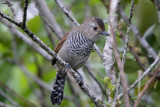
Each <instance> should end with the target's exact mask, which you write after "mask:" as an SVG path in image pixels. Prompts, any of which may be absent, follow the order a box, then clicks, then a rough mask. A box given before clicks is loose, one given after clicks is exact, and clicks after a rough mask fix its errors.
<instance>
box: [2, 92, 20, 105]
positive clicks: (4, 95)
mask: <svg viewBox="0 0 160 107" xmlns="http://www.w3.org/2000/svg"><path fill="white" fill-rule="evenodd" d="M0 96H2V97H4V98H5V99H6V100H8V101H9V102H10V103H11V104H12V105H13V106H15V107H21V106H20V105H19V104H18V103H17V102H15V101H14V100H13V99H12V98H11V97H9V96H7V95H6V94H5V93H4V92H3V91H2V90H1V89H0Z"/></svg>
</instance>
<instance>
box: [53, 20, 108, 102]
mask: <svg viewBox="0 0 160 107" xmlns="http://www.w3.org/2000/svg"><path fill="white" fill-rule="evenodd" d="M103 35H105V36H109V34H108V33H107V32H106V31H105V25H104V22H103V20H102V19H101V18H99V17H93V18H89V19H87V20H85V21H84V22H83V23H82V24H81V25H80V26H77V27H74V28H73V29H72V30H71V31H69V32H68V33H67V34H66V35H65V36H64V37H63V38H62V39H61V41H60V42H59V44H58V45H57V47H56V48H55V50H54V52H55V53H57V54H58V55H59V57H60V58H61V59H63V60H64V61H65V62H66V63H68V66H66V67H64V66H62V65H61V64H60V63H59V62H58V61H57V60H56V59H55V58H53V60H52V65H54V64H56V65H57V68H58V71H57V74H56V79H55V81H54V84H53V89H52V92H51V96H50V100H51V102H52V104H53V105H55V104H57V105H60V104H61V103H62V100H63V90H64V86H65V78H66V76H67V68H68V67H71V68H72V69H73V70H74V71H76V72H77V73H78V74H79V77H80V78H79V82H78V84H83V82H82V80H83V78H82V76H81V74H80V73H79V72H78V71H77V70H78V69H79V68H80V67H82V66H83V65H84V64H85V62H86V61H87V59H88V57H89V55H90V53H91V50H92V48H93V46H94V43H95V42H96V41H97V40H98V39H99V38H100V37H102V36H103Z"/></svg>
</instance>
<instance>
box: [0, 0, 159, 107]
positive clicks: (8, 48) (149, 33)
mask: <svg viewBox="0 0 160 107" xmlns="http://www.w3.org/2000/svg"><path fill="white" fill-rule="evenodd" d="M71 1H72V0H66V1H63V3H65V6H66V7H67V6H69V5H70V3H71ZM3 2H4V0H2V1H0V10H1V11H2V12H4V13H5V14H7V15H9V16H11V17H13V15H12V13H11V11H10V9H9V8H8V7H7V6H6V5H4V4H2V3H3ZM32 2H33V0H30V3H32ZM88 2H89V5H88V7H89V9H90V17H94V16H98V17H101V18H102V19H108V13H107V10H106V8H105V7H104V5H103V3H102V2H101V1H100V0H89V1H88ZM12 3H13V6H15V7H14V8H15V9H16V8H17V7H16V6H17V5H16V4H17V3H19V4H20V7H21V8H22V7H23V5H24V0H22V1H21V0H14V1H12ZM46 3H47V5H48V7H49V9H50V10H51V12H52V13H53V15H54V16H55V18H56V21H57V23H58V24H59V25H60V27H61V28H62V30H63V32H64V33H67V32H68V31H69V30H70V29H71V28H72V25H71V23H70V21H69V20H68V19H67V18H66V16H65V15H64V14H63V12H62V11H61V9H59V7H58V6H57V5H56V4H55V2H54V0H46ZM121 5H122V6H123V8H124V10H125V12H126V14H127V15H129V8H130V1H129V0H123V1H122V3H121ZM18 6H19V5H18ZM85 6H86V5H85V0H75V2H74V3H73V4H72V5H71V7H68V9H69V10H70V11H71V12H72V15H73V16H74V18H75V19H76V20H77V21H78V22H79V23H82V22H83V20H85V19H86V18H85ZM33 8H35V7H33ZM120 22H122V23H123V21H122V20H120ZM132 22H133V24H135V25H136V27H137V28H138V30H139V31H140V33H141V34H142V35H145V38H146V40H147V41H148V43H149V44H150V45H151V46H152V47H153V49H154V50H155V51H156V52H158V51H159V49H160V24H158V16H157V11H156V8H155V6H154V4H153V3H152V2H151V1H150V0H136V2H135V7H134V13H133V19H132ZM27 26H28V28H29V29H30V30H31V31H32V32H33V33H34V34H35V35H36V36H38V37H39V38H40V39H41V40H42V41H43V42H44V43H46V44H47V45H48V46H49V47H51V43H50V39H49V38H48V34H47V31H46V29H45V26H44V23H43V21H42V19H41V17H40V16H39V15H36V16H34V17H33V18H31V19H29V20H28V21H27ZM105 26H106V30H107V29H108V28H107V26H108V24H105ZM121 27H122V31H123V32H124V33H126V24H122V25H121ZM151 27H152V28H151ZM130 34H131V35H130V43H129V44H131V45H132V46H134V48H136V47H138V48H139V50H140V53H138V55H139V56H140V58H142V57H143V58H146V59H147V60H146V61H144V60H143V61H144V62H143V64H144V66H145V67H148V66H149V64H151V63H152V62H153V60H149V58H148V56H147V52H146V50H145V49H144V48H143V47H142V46H141V45H140V43H139V41H138V40H137V39H136V38H135V35H133V33H130ZM52 36H53V38H54V40H55V43H56V44H57V43H58V41H59V40H58V38H57V37H56V36H55V35H54V33H52ZM118 36H119V33H118V32H117V42H118V47H119V50H120V53H121V55H122V53H123V49H124V42H123V41H122V39H121V38H120V37H118ZM13 38H15V39H16V43H17V50H16V53H17V57H18V60H19V61H20V62H21V64H22V65H24V66H25V67H26V68H27V69H28V70H29V72H30V73H31V74H33V75H36V76H37V77H39V78H41V79H42V80H43V81H44V82H46V83H48V84H49V85H50V86H52V84H53V81H54V78H55V76H56V67H55V66H52V65H51V63H50V62H48V61H47V60H46V59H44V58H43V57H42V56H41V55H39V54H38V53H36V52H35V51H34V50H33V49H32V48H31V47H29V46H28V45H27V44H25V43H24V42H23V41H21V39H19V38H17V37H16V36H14V35H13V34H12V33H11V31H10V30H9V29H8V28H7V27H6V26H4V25H3V24H2V23H0V83H3V84H5V85H7V86H8V87H9V88H10V89H12V90H13V91H14V92H16V93H17V94H18V95H19V96H21V97H23V98H24V99H26V100H27V101H29V102H32V103H34V104H35V105H37V106H38V107H40V106H41V107H42V106H43V104H42V102H41V93H42V92H43V90H41V87H39V85H37V83H36V82H35V81H34V80H32V79H31V78H29V77H28V76H26V75H25V74H24V73H23V72H22V69H21V68H20V67H19V66H18V65H16V64H15V62H14V58H15V56H14V54H13V46H12V42H13ZM97 45H98V47H99V48H100V50H101V51H103V47H104V45H105V37H104V38H102V39H100V40H99V41H98V42H97ZM89 62H90V65H91V67H92V68H93V69H94V70H95V71H98V73H97V74H96V73H94V74H95V77H96V78H97V79H98V80H99V82H100V83H101V84H103V82H102V81H101V80H102V79H103V78H104V77H105V75H106V73H105V69H104V65H103V63H102V61H101V59H100V58H99V56H98V55H97V54H96V52H95V51H94V50H93V51H92V53H91V56H90V58H89ZM115 65H116V64H115ZM138 70H141V68H140V66H139V64H138V63H137V62H136V60H135V58H134V56H133V55H132V54H131V53H130V52H128V53H127V60H126V64H125V72H126V74H127V78H128V81H129V82H128V84H132V83H133V82H134V81H135V80H136V79H137V78H138V73H137V71H138ZM116 71H117V73H118V72H119V71H118V69H117V68H116ZM85 75H86V77H84V78H90V76H89V75H88V73H85ZM148 80H149V78H148V77H146V78H145V79H144V80H143V81H142V86H141V88H143V87H144V85H145V83H146V81H148ZM90 82H92V81H91V80H90ZM71 84H72V87H73V88H76V89H77V90H78V87H77V85H76V84H75V83H71ZM155 84H156V87H154V86H150V87H149V90H148V91H147V93H146V95H145V96H147V95H148V97H144V100H143V101H142V102H141V103H142V104H146V106H147V107H153V106H154V107H158V106H159V104H160V102H159V95H160V83H159V80H157V82H154V83H153V85H155ZM103 86H105V85H104V84H103ZM0 89H2V90H3V91H4V92H5V93H6V94H7V95H8V96H10V97H12V98H13V99H14V100H15V101H16V102H18V104H21V106H22V107H30V106H29V104H27V103H26V102H24V101H22V100H21V99H19V98H17V97H16V96H15V95H11V93H10V92H7V90H6V89H5V88H4V87H2V86H1V85H0ZM114 90H115V89H113V91H114ZM137 90H138V89H137V88H136V89H135V90H134V92H133V91H132V92H131V95H132V97H136V96H137V94H138V91H137ZM121 91H122V89H121ZM78 92H79V90H78ZM64 93H65V98H64V101H63V102H62V105H61V107H76V105H75V104H76V103H77V101H78V102H80V105H81V106H83V107H88V106H90V107H94V104H93V103H92V102H91V101H90V99H89V98H88V97H87V96H86V95H84V94H82V92H80V94H79V96H78V97H77V96H76V97H75V96H73V94H72V93H73V92H72V90H71V88H70V86H69V83H68V82H67V83H66V87H65V92H64ZM43 97H44V98H43V99H42V100H44V102H45V103H46V104H47V106H51V103H50V99H49V98H50V93H49V92H48V91H46V90H45V91H44V93H43ZM76 98H77V99H76ZM0 101H2V102H4V103H6V104H9V105H11V104H10V102H9V101H8V100H7V99H5V98H4V97H3V96H1V95H0ZM121 101H122V102H123V100H121ZM105 102H107V101H105ZM47 106H44V107H47ZM122 106H124V105H123V104H122Z"/></svg>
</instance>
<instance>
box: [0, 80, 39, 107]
mask: <svg viewBox="0 0 160 107" xmlns="http://www.w3.org/2000/svg"><path fill="white" fill-rule="evenodd" d="M0 87H1V89H5V90H6V91H7V93H9V94H10V95H12V96H14V97H15V98H18V99H20V100H21V101H22V102H24V103H25V104H26V105H28V106H31V107H37V106H36V105H35V104H34V103H32V102H31V101H29V100H27V99H25V98H24V97H22V96H20V95H18V94H17V93H16V92H15V91H13V90H12V89H11V88H9V87H8V86H7V85H6V84H4V83H2V82H0ZM0 107H1V106H0ZM2 107H3V106H2Z"/></svg>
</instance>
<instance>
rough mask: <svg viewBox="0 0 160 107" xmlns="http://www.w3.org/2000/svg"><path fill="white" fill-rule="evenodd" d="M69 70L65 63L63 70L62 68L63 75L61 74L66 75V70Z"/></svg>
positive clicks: (68, 65)
mask: <svg viewBox="0 0 160 107" xmlns="http://www.w3.org/2000/svg"><path fill="white" fill-rule="evenodd" d="M70 68H71V66H70V64H68V63H67V64H66V65H65V66H64V68H63V70H62V73H63V74H66V73H67V71H68V69H70Z"/></svg>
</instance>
